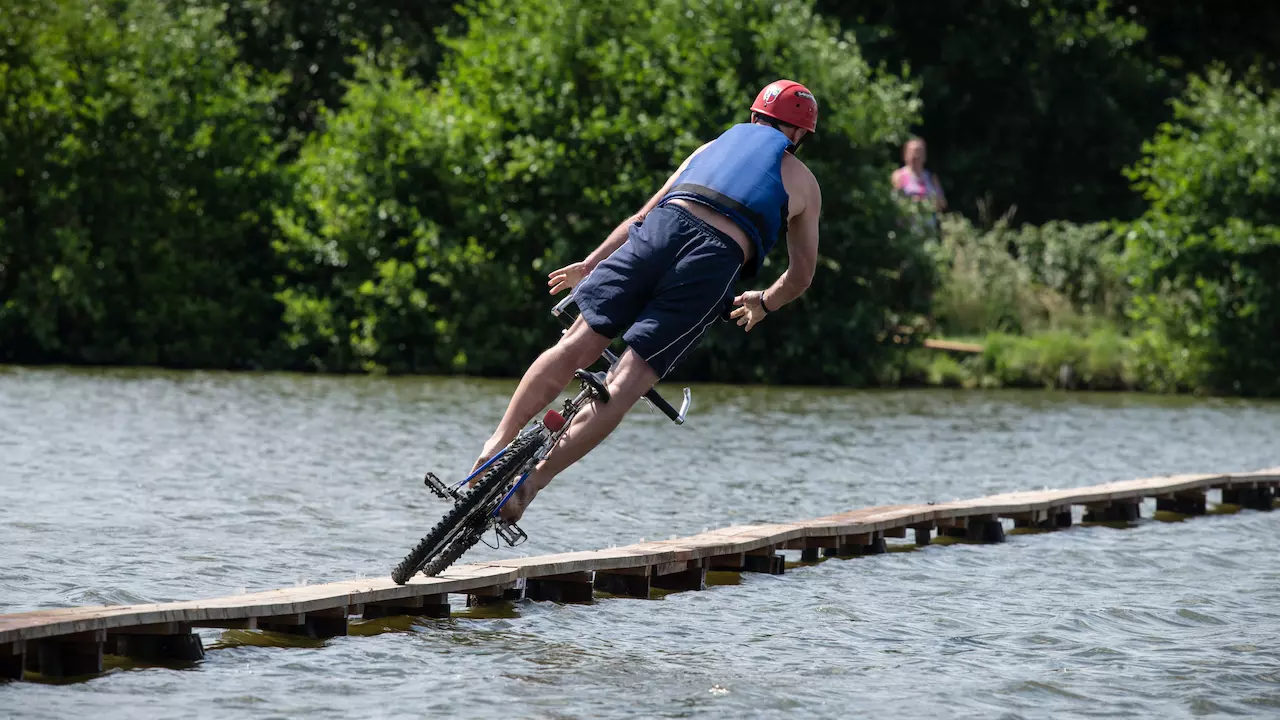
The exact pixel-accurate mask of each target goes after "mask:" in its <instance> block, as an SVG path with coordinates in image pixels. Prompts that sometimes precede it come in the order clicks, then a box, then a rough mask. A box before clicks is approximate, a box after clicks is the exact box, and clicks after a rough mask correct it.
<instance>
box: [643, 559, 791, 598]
mask: <svg viewBox="0 0 1280 720" xmlns="http://www.w3.org/2000/svg"><path fill="white" fill-rule="evenodd" d="M778 557H781V555H779V556H778ZM649 584H650V585H652V586H653V587H656V588H660V589H662V590H704V589H706V587H707V568H706V566H705V565H703V562H702V561H701V560H691V561H689V563H688V567H687V568H686V569H684V570H681V571H679V572H673V573H667V574H665V575H654V576H653V577H651V578H649Z"/></svg>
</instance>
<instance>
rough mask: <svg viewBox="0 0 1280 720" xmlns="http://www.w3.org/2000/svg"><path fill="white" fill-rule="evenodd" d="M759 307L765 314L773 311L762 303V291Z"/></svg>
mask: <svg viewBox="0 0 1280 720" xmlns="http://www.w3.org/2000/svg"><path fill="white" fill-rule="evenodd" d="M760 309H761V310H764V314H765V315H768V314H769V313H771V312H773V311H772V310H770V309H769V307H768V306H767V305H765V304H764V292H761V293H760Z"/></svg>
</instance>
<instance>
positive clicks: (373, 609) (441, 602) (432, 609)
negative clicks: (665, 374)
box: [363, 595, 451, 620]
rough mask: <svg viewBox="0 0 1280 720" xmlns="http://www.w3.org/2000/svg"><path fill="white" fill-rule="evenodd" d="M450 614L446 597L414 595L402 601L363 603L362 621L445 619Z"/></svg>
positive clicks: (447, 597)
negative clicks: (410, 617)
mask: <svg viewBox="0 0 1280 720" xmlns="http://www.w3.org/2000/svg"><path fill="white" fill-rule="evenodd" d="M450 613H451V609H450V608H449V596H448V595H416V596H414V597H408V598H404V599H403V600H388V601H386V602H374V603H365V605H364V615H363V617H364V619H365V620H376V619H378V618H384V617H393V616H395V615H410V616H413V617H428V618H447V617H449V615H450Z"/></svg>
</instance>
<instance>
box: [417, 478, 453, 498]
mask: <svg viewBox="0 0 1280 720" xmlns="http://www.w3.org/2000/svg"><path fill="white" fill-rule="evenodd" d="M422 484H423V485H426V486H427V489H428V490H430V491H431V492H433V493H435V494H436V496H437V497H439V498H440V499H441V500H452V501H453V502H457V501H458V498H459V497H460V495H458V491H457V490H454V489H453V488H451V487H449V486H448V485H446V484H445V483H444V481H443V480H441V479H440V478H438V477H436V474H435V473H432V472H429V473H427V476H426V477H425V478H423V479H422Z"/></svg>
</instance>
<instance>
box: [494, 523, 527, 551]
mask: <svg viewBox="0 0 1280 720" xmlns="http://www.w3.org/2000/svg"><path fill="white" fill-rule="evenodd" d="M494 530H496V531H497V533H498V537H500V538H502V539H503V541H504V542H506V543H507V546H508V547H515V546H517V545H520V544H521V543H523V542H524V541H525V540H528V539H529V536H528V535H526V534H525V533H524V531H523V530H521V529H520V527H519V526H518V525H516V524H515V523H509V522H506V521H505V520H499V521H498V522H496V523H494Z"/></svg>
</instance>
